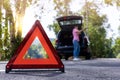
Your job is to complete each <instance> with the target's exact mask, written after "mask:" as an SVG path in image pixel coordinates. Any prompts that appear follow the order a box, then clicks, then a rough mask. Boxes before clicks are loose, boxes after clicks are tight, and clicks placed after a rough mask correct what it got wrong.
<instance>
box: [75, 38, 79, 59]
mask: <svg viewBox="0 0 120 80" xmlns="http://www.w3.org/2000/svg"><path fill="white" fill-rule="evenodd" d="M73 46H74V50H73V56H74V58H78V57H79V53H80V45H79V41H77V40H73Z"/></svg>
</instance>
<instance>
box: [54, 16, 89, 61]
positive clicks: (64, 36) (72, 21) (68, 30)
mask: <svg viewBox="0 0 120 80" xmlns="http://www.w3.org/2000/svg"><path fill="white" fill-rule="evenodd" d="M56 20H57V22H58V24H59V26H60V28H61V30H60V31H59V32H58V34H57V40H56V46H55V49H56V51H57V53H58V55H59V57H60V58H63V57H64V58H65V59H66V60H67V59H68V58H69V57H70V56H73V43H72V40H73V35H72V30H73V28H74V26H78V29H79V30H80V29H82V20H83V18H82V17H81V16H63V17H59V18H57V19H56ZM79 38H80V42H79V43H80V46H81V49H80V56H85V58H86V59H90V51H89V48H88V38H87V37H86V35H85V33H84V32H82V33H81V35H80V36H79Z"/></svg>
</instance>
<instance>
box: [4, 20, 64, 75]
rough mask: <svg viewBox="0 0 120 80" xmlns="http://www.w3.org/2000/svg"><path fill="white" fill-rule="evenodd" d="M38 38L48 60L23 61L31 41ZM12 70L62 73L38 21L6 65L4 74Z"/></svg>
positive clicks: (57, 59)
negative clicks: (53, 70) (40, 70)
mask: <svg viewBox="0 0 120 80" xmlns="http://www.w3.org/2000/svg"><path fill="white" fill-rule="evenodd" d="M36 37H37V38H38V39H39V41H40V42H41V44H42V46H43V48H44V50H45V51H46V53H47V55H48V57H49V58H48V59H43V58H36V59H24V58H23V56H24V55H25V53H26V51H27V50H28V49H29V47H30V46H31V44H32V42H33V40H34V39H35V38H36ZM12 69H58V70H60V71H61V72H64V65H63V63H62V61H61V60H60V58H59V57H58V55H57V52H56V50H55V48H54V47H53V46H52V43H51V42H50V40H49V38H48V36H47V35H46V33H45V31H44V29H43V28H42V25H41V24H40V22H39V21H38V20H36V22H35V24H34V25H33V26H32V28H31V30H30V31H29V32H28V34H27V35H26V37H25V38H24V39H23V41H22V42H21V44H20V46H19V47H18V49H17V50H16V52H15V53H14V55H13V56H12V58H11V59H10V60H9V62H8V63H7V65H6V70H5V72H6V73H9V72H10V71H12Z"/></svg>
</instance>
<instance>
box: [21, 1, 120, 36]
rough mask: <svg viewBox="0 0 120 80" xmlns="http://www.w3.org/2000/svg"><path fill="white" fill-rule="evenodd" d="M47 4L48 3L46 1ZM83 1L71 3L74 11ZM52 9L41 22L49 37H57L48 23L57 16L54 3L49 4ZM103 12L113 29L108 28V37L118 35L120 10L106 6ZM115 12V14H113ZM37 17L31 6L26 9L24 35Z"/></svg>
mask: <svg viewBox="0 0 120 80" xmlns="http://www.w3.org/2000/svg"><path fill="white" fill-rule="evenodd" d="M46 4H47V3H46ZM80 4H81V2H79V0H73V3H72V4H71V5H72V7H71V9H72V11H74V12H76V11H78V9H80V8H81V5H83V4H81V5H80ZM50 9H51V12H49V13H45V15H43V16H42V19H41V20H40V23H41V24H42V27H43V28H44V30H45V32H46V33H47V35H48V37H49V38H55V34H54V32H53V31H50V30H49V29H48V28H47V26H48V24H52V22H53V20H54V18H53V16H55V12H54V10H53V6H52V4H49V10H50ZM100 12H101V13H103V14H107V17H108V22H109V23H110V25H111V29H109V30H107V31H108V33H107V35H108V37H111V36H114V37H117V36H119V35H118V26H119V25H120V20H119V19H120V11H119V10H117V9H116V7H111V6H109V7H104V8H102V9H101V11H100ZM113 14H114V15H113ZM36 20H37V19H35V18H34V9H33V8H32V7H31V8H29V9H27V10H26V15H25V19H24V27H23V37H24V36H25V35H26V34H27V33H28V31H29V30H30V29H31V27H32V25H33V24H34V22H35V21H36Z"/></svg>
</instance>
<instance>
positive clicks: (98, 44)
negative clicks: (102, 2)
mask: <svg viewBox="0 0 120 80" xmlns="http://www.w3.org/2000/svg"><path fill="white" fill-rule="evenodd" d="M98 11H99V10H98V6H97V5H96V4H95V3H94V2H87V3H86V4H85V5H84V6H83V10H82V15H83V16H84V27H87V28H88V30H87V31H86V32H87V34H88V35H89V38H90V43H91V44H90V48H91V53H92V55H93V56H95V57H113V55H112V56H111V54H112V50H111V45H112V43H111V42H112V40H108V39H106V30H105V25H104V24H105V23H106V22H107V18H106V15H99V12H98Z"/></svg>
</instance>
